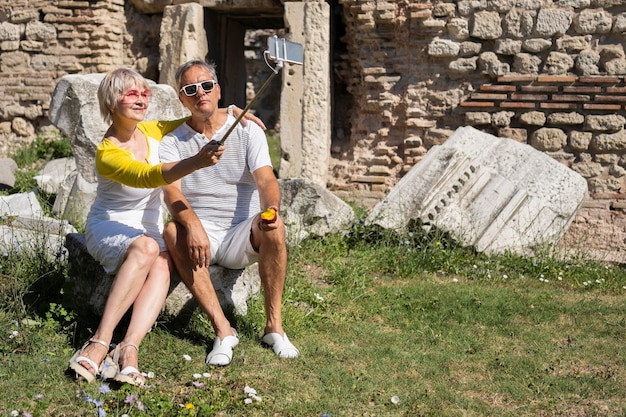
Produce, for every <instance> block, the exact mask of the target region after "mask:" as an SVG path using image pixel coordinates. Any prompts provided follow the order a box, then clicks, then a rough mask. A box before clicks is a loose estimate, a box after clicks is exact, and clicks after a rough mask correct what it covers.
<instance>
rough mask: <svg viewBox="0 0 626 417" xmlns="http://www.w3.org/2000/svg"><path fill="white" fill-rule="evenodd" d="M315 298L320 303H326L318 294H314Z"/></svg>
mask: <svg viewBox="0 0 626 417" xmlns="http://www.w3.org/2000/svg"><path fill="white" fill-rule="evenodd" d="M313 295H314V296H315V298H317V299H318V300H319V301H324V297H322V296H321V295H319V294H318V293H315V294H313Z"/></svg>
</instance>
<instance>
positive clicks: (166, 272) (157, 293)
mask: <svg viewBox="0 0 626 417" xmlns="http://www.w3.org/2000/svg"><path fill="white" fill-rule="evenodd" d="M171 266H172V263H171V260H170V257H169V254H168V253H167V252H161V254H160V255H159V257H158V258H157V259H156V260H155V261H154V262H153V264H152V267H151V268H150V271H149V272H148V277H147V278H146V281H145V282H144V284H143V287H142V288H141V291H140V292H139V295H138V296H137V298H136V299H135V304H134V305H133V313H132V315H131V319H130V324H129V325H128V330H127V331H126V335H125V336H124V340H123V341H122V342H120V345H122V347H121V351H120V369H124V368H125V367H127V366H132V367H134V368H136V369H138V355H137V353H138V352H137V349H134V348H130V349H124V348H123V346H124V345H125V344H126V343H132V344H134V345H136V346H139V345H140V344H141V341H142V340H143V338H144V337H145V336H146V334H147V333H148V331H150V328H151V327H152V325H153V324H154V323H155V321H156V319H157V317H158V316H159V313H160V312H161V308H162V307H163V303H164V302H165V298H166V297H167V293H168V291H169V286H170V271H171Z"/></svg>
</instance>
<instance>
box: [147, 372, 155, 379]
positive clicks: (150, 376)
mask: <svg viewBox="0 0 626 417" xmlns="http://www.w3.org/2000/svg"><path fill="white" fill-rule="evenodd" d="M146 376H147V377H148V378H150V379H152V378H154V372H152V371H150V372H148V374H147V375H146Z"/></svg>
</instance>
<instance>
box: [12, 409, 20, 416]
mask: <svg viewBox="0 0 626 417" xmlns="http://www.w3.org/2000/svg"><path fill="white" fill-rule="evenodd" d="M19 415H20V412H19V411H17V410H13V411H11V417H17V416H19Z"/></svg>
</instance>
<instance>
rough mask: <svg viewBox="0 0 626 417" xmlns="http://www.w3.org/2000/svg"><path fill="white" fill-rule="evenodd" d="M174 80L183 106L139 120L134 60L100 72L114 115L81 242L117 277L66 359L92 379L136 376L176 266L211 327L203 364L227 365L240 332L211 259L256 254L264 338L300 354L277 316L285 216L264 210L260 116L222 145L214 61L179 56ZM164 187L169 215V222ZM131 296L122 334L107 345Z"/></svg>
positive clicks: (227, 117)
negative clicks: (96, 320)
mask: <svg viewBox="0 0 626 417" xmlns="http://www.w3.org/2000/svg"><path fill="white" fill-rule="evenodd" d="M176 83H177V85H178V89H179V92H178V98H179V100H180V101H181V103H182V104H183V105H184V106H185V107H186V108H187V109H189V111H190V112H191V117H190V118H185V119H181V120H175V121H145V122H144V121H143V119H144V116H145V114H146V110H147V107H148V103H149V101H150V96H151V92H150V89H149V88H148V84H147V82H146V80H145V79H144V78H143V77H142V76H141V75H139V74H138V73H136V72H135V71H133V70H130V69H117V70H114V71H112V72H110V73H108V74H107V75H106V76H105V78H104V79H103V80H102V82H101V84H100V86H99V88H98V99H99V102H100V111H101V113H102V116H103V117H104V119H105V120H106V121H107V122H110V123H111V126H110V127H109V129H108V130H107V132H106V134H105V135H104V139H103V141H102V142H101V143H100V145H99V146H98V148H97V153H96V171H97V176H98V189H97V196H96V199H95V201H94V203H93V205H92V207H91V210H90V212H89V215H88V217H87V222H86V226H85V237H86V244H87V249H88V250H89V253H91V255H92V256H93V257H94V258H95V259H96V260H98V262H100V263H101V264H102V266H103V267H104V269H105V270H106V271H107V273H110V274H115V275H116V276H115V279H114V281H113V285H112V287H111V291H110V293H109V296H108V298H107V302H106V306H105V309H104V314H103V315H102V319H101V321H100V324H99V325H98V328H97V330H96V332H95V333H94V334H93V337H92V338H91V339H89V340H88V341H87V342H86V343H85V344H84V345H83V347H82V348H81V349H79V350H78V351H77V352H76V353H75V354H74V356H73V357H72V358H71V359H70V361H69V367H70V369H71V370H72V371H74V372H75V373H76V376H77V377H79V376H80V377H82V378H84V379H85V380H87V381H89V382H90V381H93V380H94V379H95V378H96V377H98V376H101V377H103V378H105V379H107V378H110V379H113V380H115V381H118V382H120V383H129V384H133V385H142V384H143V383H144V377H143V375H142V373H141V372H140V371H139V369H138V367H139V365H138V353H139V345H140V344H141V341H142V340H143V338H144V337H145V335H146V334H147V333H148V331H149V330H150V328H151V327H152V325H153V324H154V322H155V320H156V319H157V316H158V315H159V313H160V311H161V308H162V306H163V303H164V301H165V298H166V296H167V293H168V289H169V282H170V272H171V271H172V268H173V267H175V268H176V269H177V270H178V273H179V275H180V277H181V279H182V281H183V282H184V283H185V285H186V286H187V287H188V288H189V290H190V292H191V293H192V294H193V296H194V297H195V299H196V301H197V302H198V304H199V306H200V307H201V308H202V310H203V311H204V312H205V313H206V314H207V316H208V317H209V319H210V320H211V323H212V325H213V328H214V330H215V342H214V344H213V348H212V350H211V352H210V353H209V354H208V356H207V358H206V363H207V364H209V365H221V366H224V365H228V364H230V362H231V360H232V357H233V349H234V348H235V346H237V344H238V343H239V339H238V337H237V332H236V331H235V329H233V328H232V327H231V325H230V322H229V321H228V319H227V317H226V316H225V315H224V312H223V311H222V308H221V306H220V303H219V301H218V298H217V295H216V293H215V289H214V288H213V284H212V282H211V278H210V276H209V269H208V266H209V265H210V264H214V263H215V264H219V265H222V266H224V267H226V268H232V269H239V268H243V267H245V266H247V265H250V264H252V263H254V262H257V261H258V264H259V275H260V277H261V284H262V286H263V293H264V301H265V313H266V323H265V333H264V335H263V337H262V342H263V343H264V344H265V345H267V346H269V347H271V348H272V349H273V351H274V352H275V353H276V354H277V355H278V356H279V357H281V358H295V357H297V356H298V355H299V352H298V349H297V348H296V347H295V346H294V345H293V344H292V343H291V342H290V341H289V339H288V338H287V335H286V334H285V332H284V330H283V327H282V316H281V302H282V294H283V287H284V284H285V275H286V268H287V249H286V244H285V228H284V224H283V222H282V220H281V218H280V216H279V215H277V214H276V215H274V216H269V217H270V218H269V219H268V218H266V217H267V216H263V217H262V216H261V214H262V213H263V214H266V213H278V210H279V209H280V189H279V185H278V181H277V180H276V177H275V175H274V172H273V169H272V165H271V161H270V155H269V151H268V146H267V141H266V139H265V134H264V133H263V130H262V129H263V128H265V126H264V125H263V123H262V122H261V121H260V120H259V119H257V118H256V117H254V116H250V115H247V116H246V118H247V119H248V122H247V123H246V122H242V123H241V124H239V125H238V126H236V128H235V129H234V130H233V131H232V132H231V134H230V135H229V137H228V139H227V141H226V142H225V143H224V145H220V144H219V141H220V139H222V137H223V135H224V133H225V132H226V131H227V130H228V129H229V127H230V126H232V124H233V123H235V121H236V120H235V118H234V116H233V106H231V107H229V108H228V110H227V109H219V108H218V101H219V99H220V85H219V83H218V80H217V75H216V71H215V67H214V66H213V65H212V64H208V63H206V62H204V61H201V60H194V61H190V62H187V63H185V64H183V65H182V66H181V67H180V68H179V69H178V71H177V73H176ZM235 111H237V112H240V111H241V110H239V109H238V108H235ZM237 114H240V113H237ZM250 121H252V122H254V123H251V122H250ZM218 161H219V163H218ZM161 191H163V196H164V201H165V203H166V205H167V207H168V209H169V212H170V214H171V216H172V221H170V222H168V223H167V224H166V225H164V224H163V213H162V209H161V207H162V204H161V201H162V200H161ZM131 306H132V314H131V318H130V322H129V325H128V329H127V331H126V334H125V336H124V338H123V340H121V341H120V342H119V343H117V345H116V347H115V349H113V351H112V352H109V346H110V344H111V339H112V337H113V332H114V330H115V328H116V326H117V325H118V324H119V322H120V320H121V319H122V317H123V316H124V314H125V313H126V312H127V311H128V309H129V308H130V307H131Z"/></svg>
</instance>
